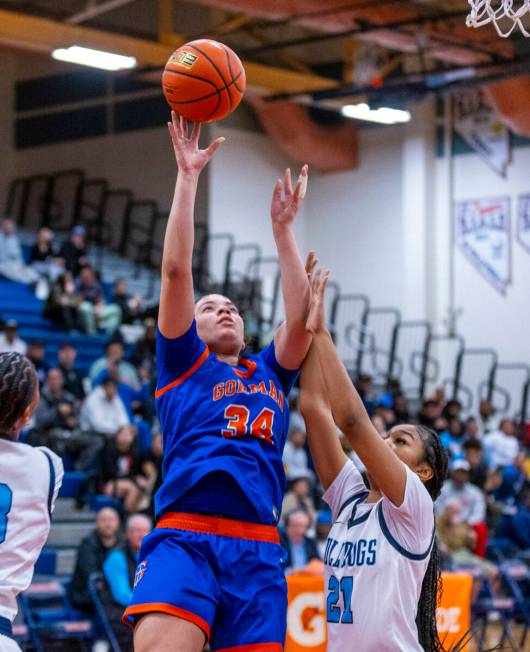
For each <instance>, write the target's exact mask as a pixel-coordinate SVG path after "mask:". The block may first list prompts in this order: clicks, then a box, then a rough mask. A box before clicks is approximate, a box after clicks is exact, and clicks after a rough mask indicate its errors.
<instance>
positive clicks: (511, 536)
mask: <svg viewBox="0 0 530 652" xmlns="http://www.w3.org/2000/svg"><path fill="white" fill-rule="evenodd" d="M495 537H496V538H501V539H505V540H507V541H508V542H509V544H511V545H512V546H514V547H515V548H516V549H517V550H518V551H523V552H526V553H528V551H529V550H530V490H529V489H528V487H527V488H526V489H525V490H524V492H523V495H522V496H521V501H520V503H519V504H518V505H516V506H515V508H514V509H513V510H510V511H509V512H508V513H507V514H505V515H504V516H503V517H502V520H501V522H500V524H499V527H498V528H497V531H496V532H495Z"/></svg>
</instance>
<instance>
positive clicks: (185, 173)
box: [124, 114, 311, 652]
mask: <svg viewBox="0 0 530 652" xmlns="http://www.w3.org/2000/svg"><path fill="white" fill-rule="evenodd" d="M168 126H169V130H170V133H171V137H172V140H173V146H174V150H175V156H176V159H177V163H178V168H179V170H178V177H177V184H176V189H175V197H174V200H173V205H172V208H171V213H170V217H169V221H168V225H167V229H166V235H165V241H164V254H163V261H162V286H161V301H160V315H159V324H158V326H159V333H158V340H157V354H158V364H159V370H158V389H157V392H156V397H157V409H158V414H159V417H160V421H161V425H162V430H163V433H164V464H163V472H164V481H163V484H162V487H161V488H160V490H159V492H158V493H157V496H156V515H157V521H158V523H157V528H156V529H155V530H154V531H153V532H152V533H151V534H150V535H148V536H147V537H146V539H145V540H144V543H143V544H142V549H141V551H140V557H139V565H138V570H137V575H136V585H135V590H134V594H133V600H132V604H131V605H130V607H129V608H128V609H127V610H126V612H125V615H124V618H125V620H126V622H129V623H131V624H135V625H136V626H135V650H136V652H161V651H163V650H164V651H165V650H176V649H178V650H179V652H199V651H200V650H202V649H203V646H204V644H205V641H207V640H210V645H211V649H212V650H225V651H226V650H231V649H240V646H243V647H241V649H245V650H250V649H252V650H254V649H256V650H258V649H259V650H260V651H262V652H280V651H281V650H282V649H283V641H284V638H285V629H286V623H285V618H286V606H287V605H286V584H285V578H284V574H283V570H282V566H281V561H282V557H283V553H282V549H281V547H280V545H279V539H278V533H277V530H276V525H277V522H278V517H279V514H280V510H281V505H282V499H283V492H284V487H285V475H284V471H283V466H282V450H283V446H284V443H285V438H286V432H287V427H288V408H287V400H286V397H287V394H288V392H289V390H290V388H291V386H292V384H293V382H294V380H295V378H296V376H297V371H296V370H297V369H298V368H299V366H300V365H301V363H302V361H303V359H304V357H305V355H306V353H307V350H308V348H309V345H310V340H311V336H310V334H309V333H308V332H307V331H306V329H305V321H306V318H307V310H308V307H309V296H310V292H309V284H308V282H307V275H306V272H305V268H304V264H303V262H302V260H301V258H300V255H299V252H298V248H297V246H296V242H295V239H294V232H293V221H294V218H295V216H296V214H297V212H298V210H299V207H300V204H301V201H302V194H303V185H304V183H305V181H306V177H307V167H304V168H303V170H302V175H301V178H300V179H299V181H298V183H297V185H296V188H295V189H294V191H293V189H292V186H291V180H290V174H289V173H288V172H287V173H286V176H285V179H284V182H283V184H282V181H281V180H279V181H278V182H277V184H276V186H275V189H274V195H273V200H272V206H271V217H272V226H273V232H274V238H275V241H276V246H277V250H278V256H279V261H280V268H281V274H282V291H283V296H284V303H285V314H286V321H285V323H284V324H283V325H282V326H281V327H280V328H279V330H278V331H277V332H276V335H275V337H274V342H273V343H271V345H270V346H269V347H267V348H266V349H265V350H264V351H262V352H261V353H260V354H259V355H257V356H250V357H248V358H240V357H239V354H240V352H241V351H242V350H243V348H244V340H243V320H242V319H241V316H240V314H239V312H238V310H237V308H236V306H235V305H234V304H233V303H232V302H231V301H230V300H229V299H228V298H227V297H224V296H221V295H217V294H213V295H208V296H205V297H203V298H202V299H201V300H200V301H198V302H197V304H196V305H194V294H193V282H192V273H191V271H192V252H193V208H194V201H195V194H196V189H197V180H198V177H199V174H200V172H201V170H202V169H203V168H204V166H205V165H206V164H207V163H208V161H209V160H210V158H211V157H212V156H213V154H214V153H215V151H216V150H217V149H218V148H219V146H220V145H221V143H222V141H223V140H224V139H217V140H216V141H215V142H214V143H212V144H211V145H210V147H208V149H206V150H200V149H199V147H198V140H199V126H198V125H195V127H194V128H193V131H192V133H191V135H190V136H188V126H187V124H186V122H185V121H184V120H182V119H177V117H176V116H175V115H174V114H173V115H172V122H171V123H169V125H168ZM282 190H283V194H284V198H283V199H282ZM249 210H250V211H251V210H252V207H249Z"/></svg>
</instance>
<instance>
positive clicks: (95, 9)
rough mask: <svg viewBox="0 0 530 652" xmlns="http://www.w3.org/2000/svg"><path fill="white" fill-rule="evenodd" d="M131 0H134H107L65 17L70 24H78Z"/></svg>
mask: <svg viewBox="0 0 530 652" xmlns="http://www.w3.org/2000/svg"><path fill="white" fill-rule="evenodd" d="M131 2H134V0H108V2H102V3H101V4H99V5H94V6H92V7H90V6H89V7H88V8H87V9H84V10H83V11H80V12H79V13H77V14H74V15H73V16H70V17H69V18H67V19H66V22H67V23H70V24H71V25H79V24H80V23H84V22H85V21H86V20H91V19H92V18H96V16H101V14H106V13H108V12H109V11H114V9H119V8H120V7H123V6H124V5H129V4H131Z"/></svg>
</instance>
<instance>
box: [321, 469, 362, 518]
mask: <svg viewBox="0 0 530 652" xmlns="http://www.w3.org/2000/svg"><path fill="white" fill-rule="evenodd" d="M365 491H368V488H367V487H366V485H365V484H364V480H363V477H362V475H361V474H360V473H359V471H358V470H357V469H356V467H355V464H354V463H353V462H352V461H351V460H348V461H347V462H346V464H345V465H344V466H343V467H342V471H341V472H340V473H339V474H338V475H337V477H336V478H335V480H333V482H332V483H331V484H330V485H329V487H328V488H327V490H326V491H325V493H324V495H323V496H322V498H323V499H324V500H325V501H326V502H327V504H328V505H329V506H330V507H331V512H332V514H333V520H334V521H335V520H336V519H337V516H338V515H339V512H340V511H341V507H342V506H343V505H344V503H345V502H346V501H347V500H348V499H349V498H351V497H352V496H356V495H358V494H360V493H364V492H365Z"/></svg>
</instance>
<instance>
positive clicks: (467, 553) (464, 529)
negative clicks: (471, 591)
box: [436, 498, 499, 588]
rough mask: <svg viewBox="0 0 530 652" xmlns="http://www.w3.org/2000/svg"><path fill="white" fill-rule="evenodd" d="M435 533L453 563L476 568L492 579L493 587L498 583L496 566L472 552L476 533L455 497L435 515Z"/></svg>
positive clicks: (475, 542)
mask: <svg viewBox="0 0 530 652" xmlns="http://www.w3.org/2000/svg"><path fill="white" fill-rule="evenodd" d="M436 533H437V536H438V540H439V542H440V547H441V549H442V550H443V551H444V552H445V553H448V554H449V557H450V560H451V562H452V563H453V564H457V565H460V566H464V567H466V568H477V569H478V570H480V571H481V572H483V573H484V574H485V575H486V576H487V577H488V579H489V580H490V581H492V583H493V586H494V587H496V586H497V585H498V575H499V571H498V569H497V567H496V566H495V565H494V564H492V563H491V562H489V561H487V560H486V559H483V558H482V557H479V556H478V555H475V554H473V550H474V549H475V547H476V545H477V534H476V532H475V531H474V529H473V528H472V527H471V526H470V525H469V523H468V522H467V521H466V519H465V518H464V515H463V513H462V505H461V503H460V501H459V500H458V499H457V498H451V499H450V500H448V501H447V502H446V503H445V505H444V508H443V510H441V512H440V513H439V514H438V515H437V517H436ZM476 588H479V587H476Z"/></svg>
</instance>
